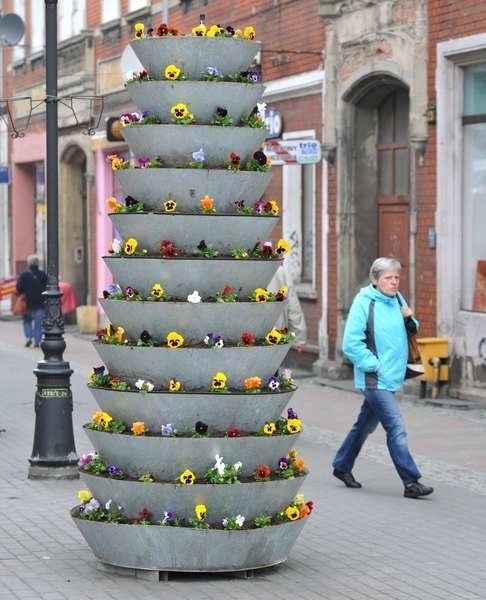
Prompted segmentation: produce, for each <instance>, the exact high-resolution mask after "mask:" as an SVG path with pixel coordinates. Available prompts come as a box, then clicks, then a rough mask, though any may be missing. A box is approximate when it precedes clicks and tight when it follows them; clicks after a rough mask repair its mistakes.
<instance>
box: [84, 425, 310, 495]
mask: <svg viewBox="0 0 486 600" xmlns="http://www.w3.org/2000/svg"><path fill="white" fill-rule="evenodd" d="M209 426H210V428H211V424H210V423H209ZM84 431H85V433H86V435H87V436H88V438H89V440H90V442H91V444H92V445H93V448H94V449H95V450H96V452H98V454H99V455H100V456H101V457H102V458H103V460H104V461H106V463H107V464H114V465H117V466H118V467H120V469H122V470H123V471H124V472H125V473H127V474H128V475H129V476H130V477H135V478H138V477H140V475H143V474H144V473H151V474H152V476H153V477H154V478H155V479H158V480H160V481H174V482H175V481H176V480H178V478H179V476H180V474H181V473H182V472H183V471H185V470H186V469H189V470H191V471H192V472H193V473H194V474H195V475H196V477H197V478H199V479H202V477H203V474H204V473H205V471H206V469H208V467H212V466H213V465H214V462H215V457H216V455H217V454H219V456H222V457H223V459H224V462H225V463H226V464H234V463H235V462H238V461H241V462H242V467H241V469H240V471H239V472H240V475H241V477H251V476H252V475H253V473H254V472H255V469H256V467H257V466H258V465H259V464H261V463H264V464H266V465H268V466H269V467H270V469H272V470H275V469H277V468H278V460H279V458H280V457H281V456H286V455H287V454H288V452H289V450H291V449H292V448H293V446H294V445H295V444H296V443H297V441H298V439H299V436H300V434H293V435H277V436H266V435H263V436H257V435H252V436H244V437H243V436H242V437H236V438H229V437H201V438H192V437H184V438H183V437H162V436H134V435H131V434H130V435H125V434H120V433H106V432H103V431H97V430H96V429H89V428H88V427H86V426H85V427H84ZM147 485H149V484H147Z"/></svg>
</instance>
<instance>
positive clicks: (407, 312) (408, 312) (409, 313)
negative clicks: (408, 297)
mask: <svg viewBox="0 0 486 600" xmlns="http://www.w3.org/2000/svg"><path fill="white" fill-rule="evenodd" d="M400 312H401V313H402V315H403V316H404V317H405V318H407V317H413V310H412V309H411V308H410V307H409V306H401V307H400Z"/></svg>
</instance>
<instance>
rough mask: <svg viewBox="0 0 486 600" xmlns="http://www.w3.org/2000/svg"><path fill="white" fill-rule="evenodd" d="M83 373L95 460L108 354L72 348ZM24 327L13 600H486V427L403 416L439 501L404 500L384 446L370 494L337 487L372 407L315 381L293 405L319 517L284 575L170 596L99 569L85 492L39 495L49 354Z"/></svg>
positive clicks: (419, 410) (7, 578) (196, 587)
mask: <svg viewBox="0 0 486 600" xmlns="http://www.w3.org/2000/svg"><path fill="white" fill-rule="evenodd" d="M66 340H67V343H68V348H67V351H66V355H65V357H66V359H67V360H69V361H70V363H71V367H72V368H74V371H75V373H74V375H73V377H72V384H73V396H74V404H75V407H74V427H75V435H76V446H77V451H78V454H81V453H82V452H86V451H88V450H90V449H91V448H90V447H89V445H88V441H87V439H86V438H85V436H84V435H83V433H82V431H81V424H82V423H83V422H86V421H87V420H89V417H90V414H91V413H92V411H93V410H94V408H95V404H94V401H93V400H92V398H91V396H90V394H89V393H88V391H87V390H86V387H85V381H86V378H87V374H88V371H89V369H90V368H91V366H92V365H93V364H98V363H99V361H98V360H97V358H96V354H95V353H94V351H93V350H92V348H91V345H90V344H89V343H87V341H86V339H82V338H81V336H79V335H71V334H68V335H66ZM21 343H22V338H21V330H20V324H19V323H18V322H1V321H0V376H1V378H2V392H1V396H0V397H1V402H2V410H1V412H0V428H3V429H5V430H6V431H5V432H2V433H0V456H1V460H2V467H3V468H2V472H1V474H0V600H4V599H5V600H7V599H8V600H11V599H13V600H17V599H21V600H34V599H36V600H61V599H67V600H78V599H79V600H81V599H82V600H108V599H115V598H116V599H118V600H128V599H132V598H133V599H137V600H152V599H156V598H171V599H172V598H173V599H175V600H178V599H191V600H193V599H199V598H201V599H207V598H209V599H213V598H214V599H219V598H229V599H230V600H231V599H237V600H238V599H246V598H276V599H277V600H279V599H292V600H294V599H304V598H305V599H311V600H312V599H314V598H315V599H317V598H319V599H324V600H326V599H327V600H415V599H417V600H418V599H420V600H452V599H454V600H455V599H462V600H484V599H485V598H486V570H485V569H484V555H485V549H486V511H485V498H484V495H485V494H486V435H485V434H486V420H485V418H484V411H468V412H467V413H466V412H464V411H456V410H451V409H437V408H431V407H424V406H421V405H418V404H417V403H411V402H403V403H402V405H401V406H402V412H403V414H404V417H405V421H406V423H407V426H408V432H409V438H410V445H411V448H412V451H413V452H414V455H415V457H416V459H417V462H418V464H419V466H420V468H421V470H422V471H423V473H424V481H426V482H427V483H431V484H432V485H434V487H435V488H436V492H435V493H434V494H433V495H432V496H430V497H428V498H426V499H422V500H409V499H405V498H403V497H402V488H401V485H400V482H399V479H398V477H397V476H396V474H395V471H394V469H393V466H392V465H391V462H390V459H389V457H388V454H387V451H386V447H385V445H384V437H383V434H382V433H378V432H377V433H375V434H374V435H373V437H372V438H371V439H370V441H369V442H368V443H367V445H366V447H365V450H364V452H363V455H362V457H361V458H360V460H359V461H358V463H357V465H356V469H355V473H356V475H357V477H359V479H360V480H361V481H362V482H363V486H364V487H363V489H361V490H349V489H346V488H345V487H344V486H343V485H342V484H341V483H340V482H338V481H337V480H335V479H333V478H332V477H331V476H330V467H329V463H330V461H331V459H332V455H333V452H334V450H335V448H336V447H337V445H338V444H339V443H340V441H341V439H342V436H343V434H344V433H345V432H346V431H347V429H348V428H349V426H350V425H351V423H352V421H353V418H354V417H355V414H356V412H357V410H358V406H359V403H360V397H359V395H358V394H355V393H352V392H346V391H342V390H336V389H333V388H331V387H323V386H320V385H317V384H316V383H315V382H314V381H313V380H312V378H304V379H302V381H301V387H300V389H299V391H298V392H297V393H296V395H295V396H294V399H293V400H292V405H293V406H294V408H295V409H296V410H297V411H298V412H299V413H300V415H299V416H301V417H302V418H303V421H304V425H305V433H304V435H303V436H302V438H301V441H300V442H299V444H298V448H299V451H300V453H301V455H302V456H304V457H305V458H306V462H307V464H308V466H309V468H310V470H311V473H310V475H309V477H308V478H307V480H306V482H305V484H304V487H303V491H304V492H305V495H306V497H307V498H311V499H313V500H314V501H315V503H316V509H315V511H314V513H313V514H312V516H311V518H310V519H309V521H308V523H307V524H306V527H305V528H304V530H303V533H302V535H301V536H300V538H299V539H298V541H297V543H296V545H295V547H294V549H293V551H292V554H291V557H290V559H289V560H288V561H287V563H285V564H284V565H280V566H278V567H275V568H271V569H265V570H262V571H259V572H257V573H256V574H255V577H254V578H252V579H239V578H236V577H234V576H232V575H228V574H225V575H206V574H202V575H201V574H199V575H198V574H178V575H174V576H172V577H171V578H170V579H169V581H168V582H160V583H153V582H150V581H145V580H139V579H133V578H127V577H120V576H117V575H113V574H107V573H105V572H103V571H100V570H99V569H97V561H96V559H95V558H94V556H93V554H92V553H91V550H90V549H89V548H88V547H87V546H86V544H85V542H84V539H83V538H82V537H81V535H80V534H79V533H78V531H77V529H76V527H75V526H74V525H73V523H72V522H71V519H70V516H69V508H70V507H71V506H73V505H74V504H76V502H77V498H76V493H77V490H78V489H79V488H80V487H83V486H82V484H81V483H80V482H78V481H74V482H73V481H44V482H42V481H30V480H28V479H27V478H26V473H27V466H28V462H27V459H28V457H29V455H30V452H31V448H32V439H33V424H34V412H33V397H34V384H35V381H34V377H33V375H32V369H33V367H34V365H35V361H36V360H38V359H39V358H41V354H40V353H39V352H37V351H36V350H34V349H31V350H25V349H24V348H22V347H21Z"/></svg>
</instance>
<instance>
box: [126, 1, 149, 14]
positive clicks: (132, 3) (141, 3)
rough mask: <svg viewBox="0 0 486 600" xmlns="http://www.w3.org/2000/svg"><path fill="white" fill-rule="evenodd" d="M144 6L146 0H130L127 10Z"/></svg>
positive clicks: (130, 10) (131, 10)
mask: <svg viewBox="0 0 486 600" xmlns="http://www.w3.org/2000/svg"><path fill="white" fill-rule="evenodd" d="M145 6H147V0H130V2H129V3H128V12H133V11H134V10H138V9H139V8H144V7H145Z"/></svg>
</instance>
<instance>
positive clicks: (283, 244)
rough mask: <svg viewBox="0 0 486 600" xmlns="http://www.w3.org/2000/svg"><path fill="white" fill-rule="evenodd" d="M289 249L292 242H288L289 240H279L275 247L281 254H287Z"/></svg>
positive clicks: (276, 251)
mask: <svg viewBox="0 0 486 600" xmlns="http://www.w3.org/2000/svg"><path fill="white" fill-rule="evenodd" d="M289 251H290V244H289V243H288V242H287V240H278V243H277V247H276V248H275V253H276V254H278V255H279V256H285V255H286V254H287V252H289Z"/></svg>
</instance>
